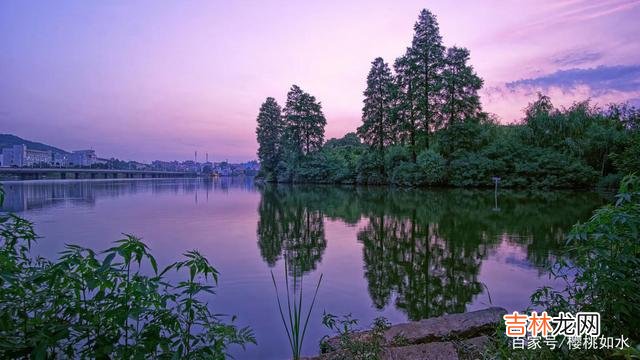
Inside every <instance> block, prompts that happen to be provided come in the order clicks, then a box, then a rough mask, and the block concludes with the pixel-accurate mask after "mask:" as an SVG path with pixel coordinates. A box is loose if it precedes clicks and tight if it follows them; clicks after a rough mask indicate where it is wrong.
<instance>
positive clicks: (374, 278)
mask: <svg viewBox="0 0 640 360" xmlns="http://www.w3.org/2000/svg"><path fill="white" fill-rule="evenodd" d="M260 191H261V196H262V197H261V201H260V205H259V209H258V212H259V221H258V227H257V228H258V230H257V232H258V234H257V235H258V245H259V247H260V252H261V254H262V257H263V259H264V260H265V261H266V262H267V264H269V266H274V265H275V264H276V262H277V261H278V260H279V259H280V258H282V257H283V256H284V255H286V256H284V257H285V258H286V260H287V263H288V268H289V272H290V273H291V274H290V275H292V276H293V275H294V274H295V275H297V276H302V275H304V274H305V273H308V272H310V271H313V270H315V269H316V266H317V265H318V263H320V262H321V261H322V255H323V252H324V250H325V248H326V246H327V240H326V237H325V231H324V218H325V217H327V218H330V219H338V220H341V221H344V222H345V223H348V224H359V223H363V224H364V225H361V228H360V229H359V230H358V234H357V241H359V242H360V243H362V245H363V261H364V274H365V277H366V279H367V283H368V289H369V294H370V297H371V300H372V302H373V304H374V306H375V307H376V308H378V309H382V308H384V307H386V306H388V305H389V304H390V303H392V302H393V303H394V305H395V306H396V307H397V308H398V309H400V310H402V311H404V312H405V313H406V314H407V316H408V318H410V319H413V320H417V319H422V318H427V317H432V316H438V315H441V314H443V313H454V312H462V311H464V310H465V308H466V306H467V304H469V303H470V302H471V301H472V300H473V299H474V297H475V296H476V295H478V294H480V293H481V292H482V290H483V285H482V284H481V283H480V282H479V280H478V275H479V272H480V267H481V265H482V262H483V260H484V259H486V258H487V256H488V254H490V253H491V251H495V249H496V248H497V247H498V246H499V245H500V243H501V242H504V241H506V242H508V243H509V244H513V245H517V246H519V247H521V248H523V249H525V250H526V254H527V260H528V261H529V262H530V263H531V264H532V265H533V266H539V267H542V266H544V265H546V264H547V263H548V262H549V261H550V260H551V259H552V257H553V256H554V254H555V253H556V252H557V250H558V249H559V248H560V246H561V245H562V244H563V236H564V235H563V234H564V231H565V230H567V229H568V228H569V227H570V226H571V225H572V224H573V223H575V222H576V221H577V220H579V219H585V218H586V217H588V214H589V213H590V212H591V210H592V209H594V208H595V207H597V206H598V205H600V204H601V203H602V201H603V200H602V199H601V198H600V197H599V196H598V195H597V194H593V193H574V192H535V193H532V192H526V193H525V192H514V191H503V192H501V194H500V208H501V211H500V212H495V211H492V209H493V208H494V207H495V204H494V197H493V191H480V190H474V191H470V190H402V189H389V188H383V187H379V188H375V187H374V188H366V187H358V188H352V187H331V186H282V185H272V184H267V185H264V186H263V187H262V188H261V189H260ZM363 219H364V220H365V221H363V222H360V220H363ZM294 277H295V276H294Z"/></svg>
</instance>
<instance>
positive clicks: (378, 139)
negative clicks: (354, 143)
mask: <svg viewBox="0 0 640 360" xmlns="http://www.w3.org/2000/svg"><path fill="white" fill-rule="evenodd" d="M393 86H394V84H393V77H392V76H391V70H389V65H387V64H386V63H385V62H384V60H383V59H382V58H376V59H375V60H374V61H373V62H372V63H371V70H370V71H369V75H368V76H367V89H366V90H365V91H364V96H365V98H364V107H363V108H362V125H361V126H360V127H358V136H360V138H362V141H363V142H364V143H365V144H367V145H369V146H371V147H373V148H375V149H376V150H378V151H379V152H381V153H382V152H383V151H384V148H385V146H387V145H389V144H390V143H392V141H393V139H394V130H395V129H394V124H393V122H392V117H393V113H392V110H393V93H394V90H393Z"/></svg>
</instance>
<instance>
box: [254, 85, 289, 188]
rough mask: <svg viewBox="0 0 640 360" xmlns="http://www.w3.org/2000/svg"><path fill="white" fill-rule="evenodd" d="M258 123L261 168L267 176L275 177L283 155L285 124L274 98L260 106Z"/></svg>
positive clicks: (257, 132) (268, 99)
mask: <svg viewBox="0 0 640 360" xmlns="http://www.w3.org/2000/svg"><path fill="white" fill-rule="evenodd" d="M257 121H258V126H257V128H256V137H257V140H258V159H260V166H261V169H262V170H263V172H264V173H265V174H266V175H267V176H269V175H275V171H276V168H277V165H278V162H279V161H280V158H281V154H282V148H281V141H282V131H283V128H284V122H283V119H282V114H281V110H280V105H278V103H277V102H276V100H275V99H274V98H272V97H268V98H267V99H266V100H265V102H264V103H263V104H262V106H260V112H259V113H258V119H257Z"/></svg>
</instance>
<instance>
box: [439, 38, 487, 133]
mask: <svg viewBox="0 0 640 360" xmlns="http://www.w3.org/2000/svg"><path fill="white" fill-rule="evenodd" d="M468 61H469V50H467V49H465V48H459V47H455V46H454V47H452V48H449V49H447V56H446V58H445V67H444V71H443V72H442V75H443V76H442V77H443V81H444V104H443V109H442V110H443V113H444V118H443V120H444V121H446V122H448V123H450V124H451V123H453V122H455V121H457V120H461V121H464V120H467V119H471V118H477V117H478V115H479V114H480V113H481V111H482V109H481V105H480V97H479V96H478V90H480V89H481V88H482V83H483V82H482V79H481V78H480V77H479V76H478V75H476V73H475V71H474V70H473V67H472V66H471V65H468V64H467V62H468Z"/></svg>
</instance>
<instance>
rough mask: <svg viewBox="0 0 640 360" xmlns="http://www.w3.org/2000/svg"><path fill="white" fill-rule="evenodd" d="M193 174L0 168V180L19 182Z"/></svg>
mask: <svg viewBox="0 0 640 360" xmlns="http://www.w3.org/2000/svg"><path fill="white" fill-rule="evenodd" d="M196 176H197V174H196V173H195V172H184V171H154V170H120V169H74V168H0V178H5V179H6V178H16V179H20V180H39V179H143V178H149V179H155V178H176V177H181V178H186V177H196Z"/></svg>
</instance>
